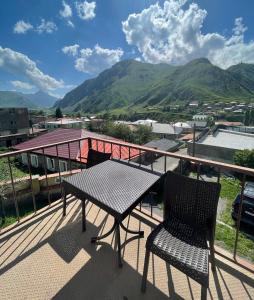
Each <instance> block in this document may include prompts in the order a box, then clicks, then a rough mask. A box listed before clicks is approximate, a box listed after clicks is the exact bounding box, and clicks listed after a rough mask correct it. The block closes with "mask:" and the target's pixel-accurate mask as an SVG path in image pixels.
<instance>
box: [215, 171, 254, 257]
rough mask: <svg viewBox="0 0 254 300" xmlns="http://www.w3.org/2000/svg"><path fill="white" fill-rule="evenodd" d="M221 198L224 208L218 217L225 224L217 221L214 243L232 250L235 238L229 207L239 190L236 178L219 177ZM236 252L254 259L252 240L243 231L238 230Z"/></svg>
mask: <svg viewBox="0 0 254 300" xmlns="http://www.w3.org/2000/svg"><path fill="white" fill-rule="evenodd" d="M220 182H221V198H222V199H223V200H224V201H225V209H224V211H223V212H222V214H221V215H220V217H219V220H220V221H222V222H223V223H225V224H226V225H229V226H230V227H229V226H226V225H223V224H219V223H217V226H216V234H215V239H216V244H218V245H219V246H222V247H223V248H225V249H226V250H228V251H230V252H233V251H234V245H235V238H236V229H235V222H234V221H233V219H232V217H231V207H232V203H233V201H234V199H235V197H236V195H237V194H238V193H239V192H240V190H241V186H240V181H239V180H237V179H231V178H226V177H222V178H221V181H220ZM237 254H238V255H239V256H242V257H245V258H247V259H249V260H251V261H252V262H253V261H254V240H253V239H250V238H249V237H248V236H247V235H246V234H245V233H244V232H243V231H240V232H239V236H238V244H237Z"/></svg>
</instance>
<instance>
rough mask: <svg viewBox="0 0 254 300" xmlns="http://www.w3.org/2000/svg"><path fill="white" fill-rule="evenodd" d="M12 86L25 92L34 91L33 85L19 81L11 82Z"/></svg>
mask: <svg viewBox="0 0 254 300" xmlns="http://www.w3.org/2000/svg"><path fill="white" fill-rule="evenodd" d="M11 84H12V85H13V86H15V87H16V88H19V89H23V90H32V89H33V88H34V86H33V85H32V84H30V83H28V82H24V81H19V80H13V81H11Z"/></svg>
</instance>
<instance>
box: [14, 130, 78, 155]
mask: <svg viewBox="0 0 254 300" xmlns="http://www.w3.org/2000/svg"><path fill="white" fill-rule="evenodd" d="M81 134H82V129H64V128H59V129H56V130H53V131H51V132H48V133H45V134H42V135H40V136H38V137H35V138H33V139H31V140H28V141H26V142H24V143H21V144H18V145H16V146H15V147H14V149H16V150H25V149H28V148H33V147H39V146H45V145H49V144H53V143H60V142H64V141H68V140H73V139H78V138H81ZM33 152H34V153H42V150H38V151H33ZM44 153H45V155H48V156H57V153H56V147H50V148H46V149H44ZM58 154H59V157H60V158H66V159H68V158H69V149H68V145H67V144H64V145H60V146H58ZM78 154H79V143H78V142H75V143H71V144H70V158H71V159H72V160H75V159H76V157H77V156H78Z"/></svg>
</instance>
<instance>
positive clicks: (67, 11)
mask: <svg viewBox="0 0 254 300" xmlns="http://www.w3.org/2000/svg"><path fill="white" fill-rule="evenodd" d="M62 4H63V9H62V10H60V11H59V14H60V16H61V17H62V18H63V19H65V20H66V24H67V25H68V26H70V27H72V28H74V27H75V26H74V24H73V22H72V21H71V20H70V18H71V17H72V9H71V6H70V5H69V4H67V3H66V2H65V1H63V2H62Z"/></svg>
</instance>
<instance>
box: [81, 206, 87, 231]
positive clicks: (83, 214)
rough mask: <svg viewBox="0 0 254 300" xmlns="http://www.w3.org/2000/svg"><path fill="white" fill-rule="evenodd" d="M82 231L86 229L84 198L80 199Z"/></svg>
mask: <svg viewBox="0 0 254 300" xmlns="http://www.w3.org/2000/svg"><path fill="white" fill-rule="evenodd" d="M81 202H82V231H83V232H84V231H86V200H82V201H81Z"/></svg>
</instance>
